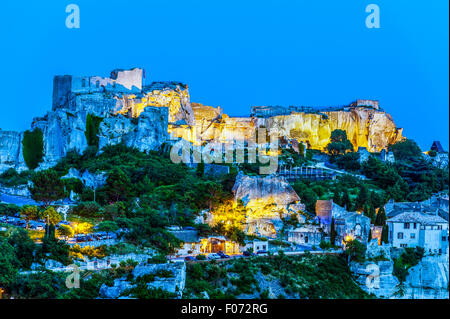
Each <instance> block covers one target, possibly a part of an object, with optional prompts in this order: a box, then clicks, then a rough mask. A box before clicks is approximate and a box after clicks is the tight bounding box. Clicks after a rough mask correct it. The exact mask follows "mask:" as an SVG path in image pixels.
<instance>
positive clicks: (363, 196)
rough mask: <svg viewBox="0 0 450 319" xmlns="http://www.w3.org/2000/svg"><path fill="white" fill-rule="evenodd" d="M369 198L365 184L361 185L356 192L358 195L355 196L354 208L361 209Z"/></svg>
mask: <svg viewBox="0 0 450 319" xmlns="http://www.w3.org/2000/svg"><path fill="white" fill-rule="evenodd" d="M368 199H369V193H368V190H367V186H366V185H364V184H363V185H362V186H361V188H360V189H359V192H358V197H356V203H355V208H356V209H362V208H363V207H364V205H366V203H367V200H368Z"/></svg>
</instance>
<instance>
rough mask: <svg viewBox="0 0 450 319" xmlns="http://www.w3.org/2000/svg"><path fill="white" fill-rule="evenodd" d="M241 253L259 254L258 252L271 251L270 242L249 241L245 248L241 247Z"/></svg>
mask: <svg viewBox="0 0 450 319" xmlns="http://www.w3.org/2000/svg"><path fill="white" fill-rule="evenodd" d="M240 250H241V252H245V251H252V252H254V253H257V252H258V251H269V242H268V241H267V240H248V241H246V243H245V246H241V249H240Z"/></svg>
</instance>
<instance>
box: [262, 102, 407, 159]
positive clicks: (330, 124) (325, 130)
mask: <svg viewBox="0 0 450 319" xmlns="http://www.w3.org/2000/svg"><path fill="white" fill-rule="evenodd" d="M323 113H324V114H325V115H326V116H327V118H324V117H323V116H322V115H320V114H309V113H294V114H291V115H284V116H274V117H270V118H267V119H264V122H265V123H264V124H265V126H266V127H267V128H270V129H275V130H276V131H277V132H279V135H280V136H287V137H289V138H295V139H297V140H300V141H304V142H307V143H309V144H310V145H311V147H312V148H314V149H320V150H323V149H324V148H325V147H326V145H327V144H328V143H329V141H330V136H331V132H332V131H333V130H337V129H340V130H345V131H346V132H347V137H348V139H349V140H350V141H351V142H352V144H353V146H354V149H355V151H356V150H357V149H358V147H366V148H367V149H368V150H369V152H378V151H381V150H382V149H386V148H387V147H388V145H389V144H392V143H395V142H397V141H400V140H401V138H402V130H401V129H398V128H397V127H396V126H395V124H394V121H393V120H392V117H391V116H390V115H389V114H387V113H385V112H383V111H379V110H376V109H371V108H365V107H350V108H348V109H346V110H342V111H332V112H323Z"/></svg>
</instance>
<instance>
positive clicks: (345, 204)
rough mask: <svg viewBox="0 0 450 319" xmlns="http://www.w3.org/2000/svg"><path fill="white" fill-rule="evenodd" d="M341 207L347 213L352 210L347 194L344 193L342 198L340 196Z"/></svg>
mask: <svg viewBox="0 0 450 319" xmlns="http://www.w3.org/2000/svg"><path fill="white" fill-rule="evenodd" d="M342 206H343V207H345V209H346V210H348V211H351V210H352V201H351V199H350V196H349V195H348V192H344V196H342Z"/></svg>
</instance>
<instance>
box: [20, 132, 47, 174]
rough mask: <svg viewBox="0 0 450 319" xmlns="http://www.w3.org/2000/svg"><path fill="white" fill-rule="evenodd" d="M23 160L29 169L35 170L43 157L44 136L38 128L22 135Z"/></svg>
mask: <svg viewBox="0 0 450 319" xmlns="http://www.w3.org/2000/svg"><path fill="white" fill-rule="evenodd" d="M22 146H23V159H24V160H25V163H26V164H27V166H28V168H29V169H35V168H36V167H38V165H39V163H40V162H42V159H43V157H44V135H43V133H42V131H41V129H39V128H35V129H34V130H33V131H25V132H24V133H23V140H22Z"/></svg>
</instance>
